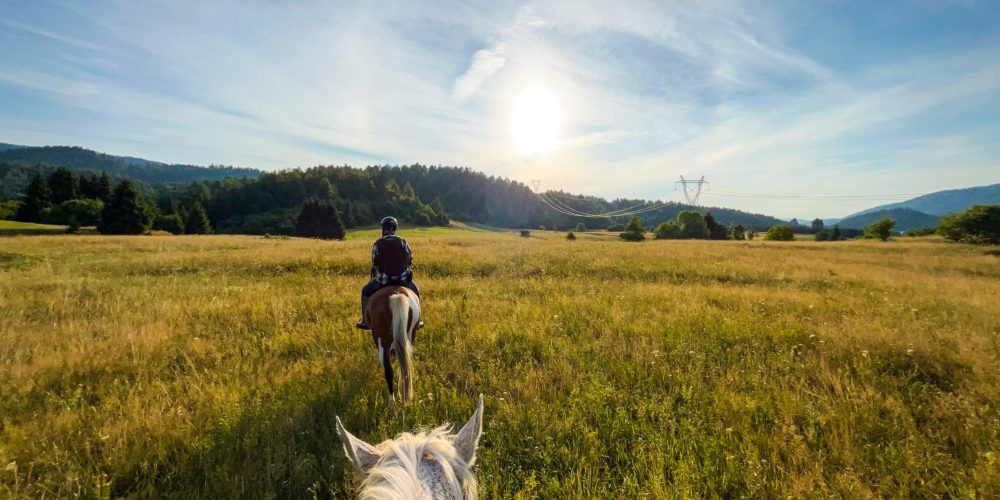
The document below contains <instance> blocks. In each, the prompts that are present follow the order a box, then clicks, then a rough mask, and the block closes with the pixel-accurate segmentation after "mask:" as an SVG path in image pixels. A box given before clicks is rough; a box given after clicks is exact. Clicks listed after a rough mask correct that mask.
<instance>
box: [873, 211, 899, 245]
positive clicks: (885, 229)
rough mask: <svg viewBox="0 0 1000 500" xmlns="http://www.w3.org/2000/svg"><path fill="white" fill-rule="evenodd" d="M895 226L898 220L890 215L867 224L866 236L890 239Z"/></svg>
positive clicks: (883, 239)
mask: <svg viewBox="0 0 1000 500" xmlns="http://www.w3.org/2000/svg"><path fill="white" fill-rule="evenodd" d="M895 226H896V221H894V220H892V219H890V218H888V217H886V218H884V219H882V220H880V221H877V222H873V223H871V224H868V225H867V226H865V238H870V239H879V240H882V241H889V237H890V236H892V228H893V227H895Z"/></svg>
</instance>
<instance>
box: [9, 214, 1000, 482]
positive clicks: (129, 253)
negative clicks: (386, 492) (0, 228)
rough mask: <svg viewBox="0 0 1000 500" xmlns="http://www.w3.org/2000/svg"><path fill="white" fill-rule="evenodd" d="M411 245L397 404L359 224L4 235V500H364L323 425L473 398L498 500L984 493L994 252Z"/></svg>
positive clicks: (367, 425) (484, 460)
mask: <svg viewBox="0 0 1000 500" xmlns="http://www.w3.org/2000/svg"><path fill="white" fill-rule="evenodd" d="M536 233H537V232H536ZM403 234H404V236H406V237H407V238H408V239H409V240H410V242H411V246H412V247H413V248H414V251H415V252H416V258H417V262H418V265H417V277H418V281H419V283H420V285H421V289H422V293H423V297H424V303H423V309H424V315H425V317H426V320H427V322H428V327H427V328H426V329H424V330H422V331H421V332H420V334H419V336H418V338H417V341H416V346H415V347H416V360H415V368H416V379H415V382H416V383H415V393H416V397H417V400H416V401H415V403H414V404H413V405H412V406H411V407H408V408H405V409H396V410H389V409H387V408H386V407H385V402H384V396H383V391H384V381H383V380H382V377H381V369H380V368H379V366H378V364H377V361H376V357H375V349H374V347H373V344H372V342H371V340H370V336H369V334H368V333H367V332H360V331H357V330H354V329H353V323H354V321H356V320H357V316H358V311H357V308H358V306H357V302H358V300H357V297H358V290H359V289H360V287H361V285H362V284H363V283H364V279H365V276H366V274H367V266H368V263H367V259H368V255H369V253H368V249H369V245H370V238H371V237H372V233H371V232H362V233H355V234H352V236H351V239H349V240H348V241H345V242H323V241H313V240H302V239H265V238H254V237H238V236H210V237H167V236H163V237H88V236H39V237H14V238H3V239H0V425H2V427H0V496H11V497H42V496H45V497H68V496H75V495H78V496H85V497H109V496H112V497H117V496H133V497H149V496H163V497H177V498H196V497H248V498H255V497H279V498H284V497H310V496H313V495H317V496H322V495H324V494H326V493H333V494H336V495H343V494H350V493H351V492H353V491H354V488H356V486H357V484H358V482H357V478H356V477H354V475H353V474H352V473H350V472H348V464H347V462H346V460H345V459H344V458H343V456H342V452H341V450H340V445H339V442H338V439H337V437H336V433H335V432H334V425H333V421H334V420H333V419H334V416H335V415H340V417H341V419H342V420H343V421H344V422H345V424H346V425H348V426H349V427H350V428H351V429H352V431H354V432H356V434H357V435H359V436H361V437H363V438H365V439H367V440H369V441H373V442H377V441H380V440H381V439H384V438H387V437H390V436H392V435H394V434H395V433H397V432H400V431H403V430H411V429H413V428H415V427H420V426H424V427H427V426H431V425H436V424H438V423H440V422H441V421H453V422H461V421H462V420H463V419H464V418H466V417H467V416H468V415H467V414H468V412H469V409H470V408H471V407H472V405H473V402H474V398H475V395H476V394H478V393H480V392H482V393H485V394H486V396H487V399H486V418H485V422H484V423H485V434H484V436H483V440H482V442H481V447H480V451H479V459H478V462H477V463H478V466H477V475H478V477H479V482H480V489H481V491H483V493H484V495H486V496H487V497H522V498H531V497H547V498H553V497H560V498H564V497H577V498H592V497H615V498H627V497H652V498H660V497H677V496H681V497H700V496H727V497H736V496H740V497H742V496H753V497H777V496H793V497H803V496H839V497H845V496H846V497H866V496H872V497H874V496H894V497H941V496H981V497H988V496H993V495H996V494H997V486H998V484H1000V464H998V459H1000V457H998V456H997V453H1000V450H998V447H1000V436H998V432H1000V423H998V422H1000V421H998V411H997V407H998V404H1000V394H998V389H997V387H998V384H997V383H998V380H997V377H998V374H1000V369H998V367H997V355H998V353H1000V347H998V340H997V339H998V336H1000V258H998V257H996V256H995V255H989V254H986V253H985V252H984V249H982V248H977V247H970V246H963V245H951V244H945V243H943V242H941V241H939V240H936V239H916V240H910V239H907V240H899V241H894V242H889V243H876V242H844V243H808V242H792V243H771V242H694V241H690V242H688V241H669V242H667V241H656V242H644V243H639V244H627V243H622V242H618V241H613V240H610V239H609V238H608V236H607V235H604V234H595V233H586V234H578V237H579V239H578V240H577V241H566V240H564V239H563V235H562V234H555V233H537V234H536V237H533V238H519V237H517V236H516V235H512V234H503V233H490V232H484V231H472V230H422V231H414V232H406V231H404V232H403ZM538 236H542V237H538ZM612 237H613V235H612Z"/></svg>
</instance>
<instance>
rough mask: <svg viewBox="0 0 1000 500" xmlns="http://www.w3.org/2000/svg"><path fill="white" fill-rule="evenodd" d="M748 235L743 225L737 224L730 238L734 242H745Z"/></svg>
mask: <svg viewBox="0 0 1000 500" xmlns="http://www.w3.org/2000/svg"><path fill="white" fill-rule="evenodd" d="M746 234H747V230H746V229H745V228H744V227H743V226H742V225H741V224H736V225H735V226H733V230H732V233H730V235H729V236H730V237H731V238H732V239H734V240H745V239H746Z"/></svg>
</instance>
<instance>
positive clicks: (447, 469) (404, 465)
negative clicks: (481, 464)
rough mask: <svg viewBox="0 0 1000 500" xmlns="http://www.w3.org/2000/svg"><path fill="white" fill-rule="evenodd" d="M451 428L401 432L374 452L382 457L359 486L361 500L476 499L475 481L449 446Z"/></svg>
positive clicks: (443, 427) (444, 426)
mask: <svg viewBox="0 0 1000 500" xmlns="http://www.w3.org/2000/svg"><path fill="white" fill-rule="evenodd" d="M450 430H451V427H450V426H448V425H442V426H441V427H438V428H436V429H433V430H430V431H427V432H420V433H417V434H411V433H409V432H404V433H402V434H400V435H399V436H397V437H396V439H394V440H391V441H386V442H384V443H382V444H380V445H378V447H376V450H377V451H378V454H379V455H380V456H381V457H382V458H381V459H380V460H379V462H378V464H377V465H375V467H372V468H371V469H370V470H369V471H368V476H367V477H366V478H365V481H364V483H363V484H362V486H361V498H363V499H392V500H417V499H426V498H454V499H462V498H467V499H471V500H475V499H476V498H477V497H478V492H477V488H476V478H475V477H474V476H473V475H472V472H471V471H470V470H469V469H470V465H471V464H467V463H466V462H465V461H464V460H463V459H462V458H461V457H459V456H458V454H457V452H456V450H455V447H454V446H453V445H452V440H453V438H454V435H452V434H451V433H450V432H449V431H450Z"/></svg>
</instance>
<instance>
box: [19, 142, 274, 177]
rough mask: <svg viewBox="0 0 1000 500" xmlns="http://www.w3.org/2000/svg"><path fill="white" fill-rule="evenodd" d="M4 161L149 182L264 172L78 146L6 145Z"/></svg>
mask: <svg viewBox="0 0 1000 500" xmlns="http://www.w3.org/2000/svg"><path fill="white" fill-rule="evenodd" d="M0 164H7V165H10V166H14V167H29V166H33V165H38V164H42V165H51V166H57V167H66V168H68V169H70V170H86V171H94V172H97V171H103V172H107V173H108V175H115V176H119V177H127V178H130V179H135V180H138V181H142V182H145V183H148V184H169V183H182V182H192V181H205V180H221V179H225V178H226V177H257V176H259V175H260V174H262V173H263V172H261V171H260V170H255V169H252V168H242V167H231V166H215V165H213V166H209V167H199V166H195V165H175V164H167V163H161V162H155V161H150V160H145V159H142V158H133V157H122V156H113V155H108V154H104V153H98V152H96V151H91V150H89V149H84V148H81V147H76V146H43V147H18V146H13V145H10V144H5V145H4V147H0Z"/></svg>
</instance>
